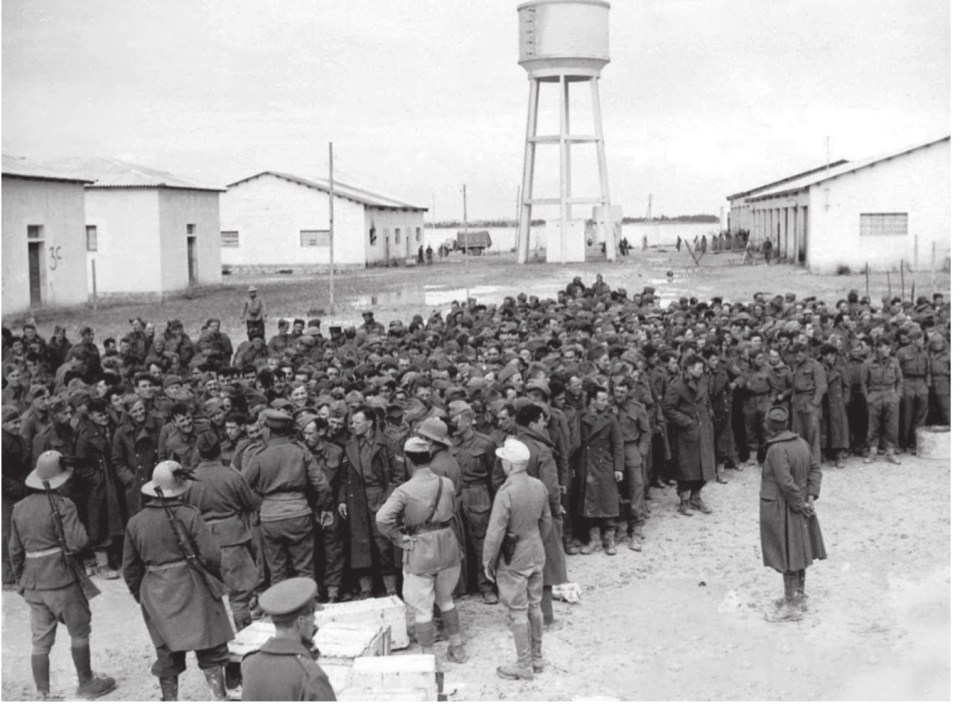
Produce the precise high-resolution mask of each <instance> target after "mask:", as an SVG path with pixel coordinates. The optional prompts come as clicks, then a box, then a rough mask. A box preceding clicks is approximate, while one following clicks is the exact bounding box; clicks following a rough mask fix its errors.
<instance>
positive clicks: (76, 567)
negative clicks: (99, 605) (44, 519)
mask: <svg viewBox="0 0 960 704" xmlns="http://www.w3.org/2000/svg"><path fill="white" fill-rule="evenodd" d="M43 488H44V490H45V491H46V493H47V501H49V502H50V515H51V517H52V518H53V528H54V530H55V531H56V533H57V542H58V543H60V555H61V557H62V558H63V563H64V564H65V565H66V566H67V569H68V570H70V571H71V572H73V576H74V577H75V578H76V580H77V583H78V584H79V585H80V591H82V592H83V596H84V597H85V598H86V600H87V601H90V600H91V599H92V598H93V597H95V596H97V595H99V594H100V590H99V589H98V588H97V585H96V584H94V583H93V580H92V579H90V577H89V576H88V575H87V571H86V570H85V569H84V568H83V566H82V565H81V564H80V563H79V562H78V561H77V556H76V554H75V553H74V552H73V550H71V549H70V546H69V545H67V535H66V533H65V532H64V530H63V516H61V515H60V509H59V508H57V502H56V499H54V498H53V489H51V488H50V482H48V481H46V480H44V482H43Z"/></svg>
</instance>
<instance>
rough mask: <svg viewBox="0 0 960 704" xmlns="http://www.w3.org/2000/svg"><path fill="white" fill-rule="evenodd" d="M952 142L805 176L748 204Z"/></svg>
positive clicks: (756, 196) (927, 144) (903, 150)
mask: <svg viewBox="0 0 960 704" xmlns="http://www.w3.org/2000/svg"><path fill="white" fill-rule="evenodd" d="M948 141H950V135H947V136H946V137H941V138H940V139H935V140H933V141H932V142H924V143H922V144H915V145H912V146H910V147H905V148H901V149H898V150H897V151H895V152H890V153H889V154H884V155H882V156H875V157H870V158H868V159H861V160H860V161H854V162H852V163H848V164H845V165H843V166H841V167H840V168H837V169H831V170H830V171H829V172H826V171H823V172H818V173H816V174H812V175H810V176H805V177H803V178H798V179H794V180H792V181H789V182H787V183H784V184H780V185H776V186H773V187H771V188H768V189H766V190H763V191H760V192H758V193H755V194H754V195H752V196H751V197H750V198H747V202H748V203H752V202H754V201H757V200H761V199H763V198H772V197H773V196H779V195H784V194H786V193H794V192H796V191H802V190H804V189H805V188H809V187H810V186H813V185H814V184H818V183H823V182H825V181H830V180H833V179H835V178H840V177H841V176H845V175H846V174H850V173H853V172H854V171H859V170H860V169H865V168H867V167H868V166H873V165H874V164H879V163H880V162H882V161H889V160H890V159H895V158H896V157H898V156H903V155H904V154H909V153H910V152H915V151H917V150H919V149H925V148H926V147H932V146H933V145H934V144H939V143H940V142H948Z"/></svg>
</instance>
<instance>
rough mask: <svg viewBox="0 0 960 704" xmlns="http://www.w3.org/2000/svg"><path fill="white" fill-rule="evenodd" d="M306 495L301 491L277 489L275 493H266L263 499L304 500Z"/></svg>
mask: <svg viewBox="0 0 960 704" xmlns="http://www.w3.org/2000/svg"><path fill="white" fill-rule="evenodd" d="M306 498H307V495H306V494H305V493H303V492H302V491H278V492H276V493H275V494H267V495H266V496H264V497H263V500H264V501H304V500H306Z"/></svg>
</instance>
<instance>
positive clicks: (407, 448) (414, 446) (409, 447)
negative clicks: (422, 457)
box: [403, 435, 430, 452]
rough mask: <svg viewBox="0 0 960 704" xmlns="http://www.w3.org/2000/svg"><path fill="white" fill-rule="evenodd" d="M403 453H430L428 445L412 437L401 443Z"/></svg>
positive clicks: (418, 438)
mask: <svg viewBox="0 0 960 704" xmlns="http://www.w3.org/2000/svg"><path fill="white" fill-rule="evenodd" d="M403 451H404V452H430V443H428V442H427V441H426V440H424V439H423V438H421V437H418V436H416V435H414V436H413V437H411V438H409V439H408V440H407V441H406V442H405V443H403Z"/></svg>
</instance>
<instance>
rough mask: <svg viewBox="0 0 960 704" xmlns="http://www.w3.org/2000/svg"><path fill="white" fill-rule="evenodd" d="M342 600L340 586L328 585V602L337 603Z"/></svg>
mask: <svg viewBox="0 0 960 704" xmlns="http://www.w3.org/2000/svg"><path fill="white" fill-rule="evenodd" d="M339 600H340V588H339V587H327V603H328V604H335V603H337V601H339Z"/></svg>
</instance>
